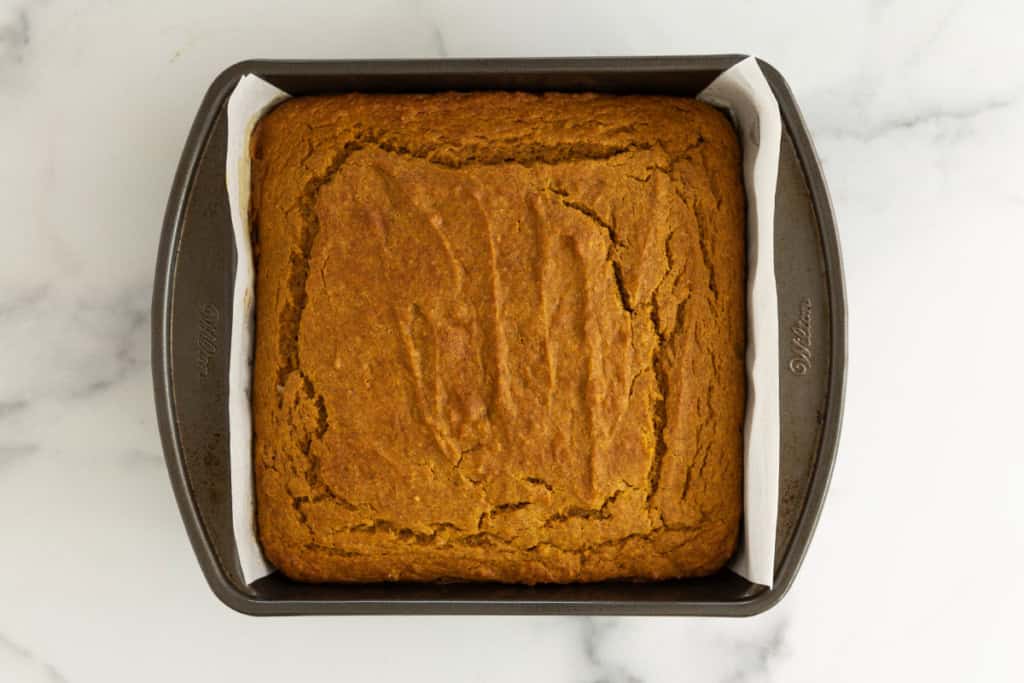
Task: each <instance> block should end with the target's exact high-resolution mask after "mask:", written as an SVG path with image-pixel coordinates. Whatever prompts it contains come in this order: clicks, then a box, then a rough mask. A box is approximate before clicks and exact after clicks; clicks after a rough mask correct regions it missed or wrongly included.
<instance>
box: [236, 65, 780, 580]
mask: <svg viewBox="0 0 1024 683" xmlns="http://www.w3.org/2000/svg"><path fill="white" fill-rule="evenodd" d="M288 97H290V95H288V94H287V93H285V92H283V91H281V90H279V89H278V88H275V87H274V86H272V85H270V84H269V83H267V82H266V81H264V80H262V79H260V78H259V77H257V76H253V75H247V76H243V77H242V78H241V80H240V81H239V83H238V85H237V86H236V87H235V90H234V92H233V93H232V94H231V97H230V99H229V100H228V144H227V160H226V164H227V166H226V180H227V191H228V201H229V203H230V207H231V220H232V225H233V229H234V236H235V249H236V251H237V254H238V267H237V269H236V272H235V283H234V301H233V310H232V316H231V349H230V359H229V370H228V378H229V394H228V418H229V425H230V448H231V510H232V515H233V523H234V531H235V542H236V545H237V547H238V558H239V562H240V565H241V569H242V576H243V577H244V579H245V581H246V582H247V583H252V582H253V581H255V580H257V579H259V578H262V577H264V576H266V575H267V574H269V573H271V572H272V571H274V567H273V566H272V565H271V564H269V563H268V562H267V560H266V558H265V557H264V556H263V553H262V552H261V550H260V545H259V541H258V540H257V537H256V510H255V497H254V491H253V473H252V415H251V400H250V396H251V379H252V340H253V330H254V309H253V303H254V293H253V290H254V275H255V273H254V268H253V259H252V245H251V243H250V231H249V215H248V213H249V212H248V207H249V170H250V159H249V138H250V137H251V135H252V131H253V127H254V126H255V125H256V122H257V121H259V119H260V117H262V116H263V115H264V114H265V113H266V112H267V111H269V110H270V109H271V108H273V106H274V105H276V104H277V103H278V102H280V101H281V100H284V99H286V98H288ZM697 97H698V99H701V100H705V101H707V102H708V103H710V104H713V105H715V106H717V107H720V108H723V109H727V110H728V111H729V112H730V113H731V114H732V118H733V122H734V123H735V125H736V126H737V128H738V129H739V131H740V141H741V144H742V147H743V180H744V183H745V186H746V192H747V250H748V256H747V267H748V270H747V277H748V283H747V309H748V314H747V316H748V317H747V340H748V341H747V378H748V383H747V412H746V424H745V428H744V491H743V506H744V508H743V519H744V525H743V536H742V538H741V539H740V544H739V549H738V550H737V553H736V556H735V557H734V558H733V560H732V563H731V565H730V566H731V568H732V569H733V570H734V571H735V572H737V573H738V574H740V575H741V576H744V577H745V578H747V579H748V580H750V581H752V582H754V583H758V584H762V585H766V586H771V585H772V577H773V573H774V571H773V568H774V563H775V525H776V518H777V515H778V497H779V367H778V365H779V348H778V347H779V335H778V301H777V297H776V288H775V264H774V243H775V240H774V232H775V230H774V228H775V226H774V217H775V185H776V181H777V178H778V169H779V148H780V145H781V139H782V121H781V117H780V115H779V106H778V103H777V102H776V100H775V96H774V95H773V94H772V91H771V88H770V87H769V85H768V82H767V81H766V80H765V77H764V74H763V73H762V72H761V68H760V66H758V64H757V61H756V60H755V59H754V58H752V57H751V58H748V59H745V60H743V61H742V62H740V63H739V64H737V65H736V66H734V67H732V68H731V69H729V70H728V71H725V72H724V73H722V75H720V76H719V77H718V78H716V79H715V80H714V82H712V83H711V85H709V86H708V87H707V88H705V89H704V90H703V91H702V92H701V93H700V94H699V95H698V96H697Z"/></svg>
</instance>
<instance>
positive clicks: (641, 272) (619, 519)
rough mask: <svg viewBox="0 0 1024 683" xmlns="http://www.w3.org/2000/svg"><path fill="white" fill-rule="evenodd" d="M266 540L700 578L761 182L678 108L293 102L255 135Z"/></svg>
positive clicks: (313, 576)
mask: <svg viewBox="0 0 1024 683" xmlns="http://www.w3.org/2000/svg"><path fill="white" fill-rule="evenodd" d="M252 152H253V198H252V218H253V225H254V226H255V228H254V230H255V243H256V247H257V255H258V261H257V286H256V296H257V333H256V361H255V371H254V378H253V410H254V432H255V435H254V436H255V470H256V477H257V497H258V523H259V532H260V538H261V541H262V543H263V547H264V550H265V551H266V553H267V555H268V557H269V558H270V560H271V561H272V562H273V563H274V564H276V565H277V566H278V567H279V568H280V569H281V570H282V571H284V572H285V573H286V574H287V575H289V576H292V577H294V578H297V579H303V580H313V581H325V580H334V581H374V580H394V579H401V580H433V579H473V580H499V581H510V582H526V583H535V582H543V581H557V582H565V581H593V580H601V579H606V578H614V577H630V578H664V577H675V576H689V575H699V574H706V573H709V572H711V571H714V570H715V569H717V568H718V567H719V566H721V565H722V563H723V562H724V561H725V560H726V559H728V557H729V556H730V555H731V553H732V551H733V548H734V545H735V539H736V535H737V528H738V523H739V517H740V509H741V493H740V480H741V466H742V423H743V411H744V400H745V399H744V392H745V373H744V361H743V358H744V351H745V339H744V329H745V312H744V311H745V309H744V301H745V272H744V261H745V247H744V231H745V228H744V196H743V189H742V186H741V165H740V151H739V146H738V142H737V140H736V136H735V133H734V132H733V129H732V128H731V126H730V125H729V123H728V121H727V120H726V119H725V118H724V117H723V116H722V115H721V114H720V113H718V112H717V111H715V110H714V109H712V108H711V107H708V106H706V105H704V104H701V103H698V102H695V101H693V100H688V99H680V98H671V97H640V96H636V97H633V96H629V97H624V96H610V95H589V94H586V95H569V94H546V95H543V96H536V95H530V94H523V93H469V94H443V95H391V96H388V95H376V96H369V95H343V96H334V97H317V98H295V99H292V100H289V101H287V102H285V103H284V104H282V105H281V106H279V107H278V108H276V109H275V110H274V111H273V112H272V113H270V114H269V115H268V116H266V117H265V118H264V119H263V120H262V121H261V122H260V123H259V125H258V127H257V130H256V132H255V134H254V137H253V142H252Z"/></svg>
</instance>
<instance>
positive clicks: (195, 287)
mask: <svg viewBox="0 0 1024 683" xmlns="http://www.w3.org/2000/svg"><path fill="white" fill-rule="evenodd" d="M741 59H742V56H740V55H720V56H704V57H644V58H636V57H629V58H596V59H590V58H588V59H481V60H431V61H316V62H308V61H307V62H302V61H294V62H293V61H252V62H244V63H241V64H236V65H235V66H232V67H230V68H229V69H228V70H227V71H225V72H224V73H222V74H221V75H220V76H219V77H218V78H217V79H216V80H215V81H214V82H213V84H212V85H211V86H210V89H209V91H208V92H207V93H206V97H205V98H204V99H203V102H202V105H201V106H200V108H199V113H198V114H197V115H196V119H195V122H194V124H193V126H192V130H191V132H190V134H189V136H188V140H187V142H186V143H185V149H184V152H183V153H182V157H181V162H180V164H179V166H178V171H177V174H176V175H175V178H174V186H173V187H172V189H171V194H170V199H169V200H168V204H167V214H166V217H165V219H164V225H163V235H162V237H161V240H160V253H159V256H158V259H157V265H156V282H155V287H154V292H153V383H154V388H155V393H156V408H157V417H158V420H159V424H160V434H161V437H162V439H163V446H164V452H165V455H166V459H167V468H168V471H169V473H170V477H171V484H172V485H173V488H174V493H175V495H176V496H177V500H178V506H179V507H180V509H181V515H182V517H183V519H184V522H185V528H186V530H187V531H188V535H189V538H190V539H191V541H192V546H193V548H194V549H195V552H196V556H197V557H198V559H199V564H200V565H201V567H202V570H203V573H204V574H205V575H206V579H207V581H208V582H209V584H210V586H211V588H212V589H213V591H214V593H216V594H217V596H218V597H219V598H220V599H221V600H223V601H224V602H225V603H226V604H227V605H229V606H230V607H233V608H234V609H236V610H239V611H241V612H245V613H249V614H258V615H273V614H280V615H286V614H385V613H386V614H601V615H611V614H635V615H700V616H713V615H729V616H740V615H749V614H755V613H758V612H762V611H764V610H766V609H768V608H769V607H771V606H772V605H774V604H775V603H777V602H778V601H779V599H780V598H781V597H782V596H783V595H784V594H785V592H786V591H787V589H788V588H789V587H790V585H791V584H792V582H793V578H794V576H795V575H796V572H797V569H798V568H799V566H800V562H801V560H802V559H803V556H804V553H805V552H806V551H807V546H808V544H809V542H810V540H811V535H812V533H813V531H814V527H815V524H816V522H817V519H818V515H819V514H820V512H821V507H822V504H823V503H824V500H825V492H826V490H827V488H828V483H829V477H830V475H831V472H832V466H833V463H834V461H835V457H836V444H837V439H838V436H839V426H840V418H841V414H842V406H843V386H844V378H845V370H846V302H845V293H844V290H843V274H842V266H841V263H840V256H839V245H838V242H837V236H836V226H835V220H834V217H833V214H832V206H831V204H830V202H829V197H828V191H827V189H826V187H825V181H824V179H823V177H822V174H821V167H820V165H819V162H818V159H817V156H816V155H815V152H814V147H813V145H812V144H811V140H810V138H809V136H808V133H807V129H806V126H805V125H804V121H803V119H802V118H801V116H800V112H799V110H798V109H797V106H796V102H795V101H794V100H793V95H792V93H791V92H790V90H789V87H788V86H787V85H786V82H785V81H784V80H783V78H782V76H781V75H780V74H779V73H778V72H777V71H776V70H775V69H773V68H772V67H771V66H769V65H767V64H764V63H762V67H763V68H764V71H765V74H766V76H767V77H768V81H769V82H770V84H771V86H772V89H773V90H774V91H775V95H776V96H777V97H778V100H779V105H780V107H781V110H782V119H783V126H784V130H783V141H782V156H781V162H780V169H779V184H778V195H777V198H776V201H777V208H776V217H775V235H776V237H775V240H776V242H775V259H776V260H775V264H776V265H775V268H776V277H777V279H778V291H779V334H780V340H779V341H780V354H781V357H780V359H779V360H780V363H779V367H780V387H781V400H782V404H781V414H782V462H781V476H780V481H779V487H780V501H779V524H778V541H777V550H776V564H775V586H774V588H772V589H770V590H769V589H767V588H764V587H762V586H757V585H753V584H751V583H749V582H748V581H746V580H744V579H742V578H740V577H739V576H737V575H736V574H734V573H732V572H731V571H728V570H723V571H721V572H719V573H718V574H716V575H714V576H711V577H708V578H704V579H690V580H681V581H662V582H655V583H601V584H592V585H570V586H536V587H525V586H504V585H494V584H447V585H432V584H426V585H414V584H386V585H383V584H373V585H369V584H367V585H305V584H299V583H293V582H291V581H289V580H288V579H286V578H284V577H282V576H281V575H279V574H276V573H275V574H272V575H271V576H268V577H266V578H264V579H261V580H260V581H257V582H256V583H255V584H254V585H252V586H246V585H245V584H244V583H243V582H242V580H241V578H240V576H239V567H238V558H237V552H236V548H235V541H234V536H233V533H232V527H231V489H230V479H229V471H228V421H227V376H228V366H227V361H228V354H227V351H228V342H229V336H230V329H231V320H230V315H231V289H232V274H233V272H234V268H235V252H234V247H233V245H232V237H231V221H230V217H229V213H228V203H227V196H226V193H225V186H224V154H225V144H226V126H225V108H226V107H225V105H226V102H227V98H228V95H229V94H230V93H231V91H232V89H233V88H234V86H235V84H236V83H237V81H238V79H239V78H240V77H241V76H242V75H243V74H246V73H253V74H257V75H259V76H261V77H263V78H264V79H266V80H268V81H270V82H271V83H274V84H275V85H277V86H279V87H280V88H282V89H284V90H286V91H287V92H289V93H292V94H294V95H305V94H313V93H331V92H342V91H350V90H357V91H364V92H430V91H444V90H494V89H500V90H528V91H544V90H561V91H604V92H616V93H665V94H674V95H694V94H696V93H697V92H699V91H700V90H701V89H703V88H704V87H705V86H706V85H707V84H708V83H710V82H711V80H712V79H714V78H715V77H716V76H717V75H718V74H719V73H721V72H722V71H724V70H725V69H727V68H729V67H730V66H732V65H733V64H735V63H736V62H738V61H739V60H741ZM807 307H809V309H810V317H811V343H810V347H811V354H812V355H811V359H810V363H809V364H802V363H801V362H800V361H794V359H796V358H799V355H798V353H797V349H796V348H795V347H794V344H793V339H792V337H793V330H792V328H793V325H794V324H795V323H796V322H797V321H798V319H799V318H800V315H801V311H802V310H804V309H806V308H807ZM798 372H801V373H802V374H797V373H798Z"/></svg>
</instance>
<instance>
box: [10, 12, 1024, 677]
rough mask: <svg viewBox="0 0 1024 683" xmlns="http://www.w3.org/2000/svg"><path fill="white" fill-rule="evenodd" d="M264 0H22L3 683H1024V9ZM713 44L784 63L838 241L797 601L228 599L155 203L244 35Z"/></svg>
mask: <svg viewBox="0 0 1024 683" xmlns="http://www.w3.org/2000/svg"><path fill="white" fill-rule="evenodd" d="M250 4H251V3H245V2H229V3H216V2H209V1H207V2H196V1H194V0H178V1H176V2H173V3H170V2H167V3H132V2H127V1H123V0H122V1H110V0H108V1H105V2H77V1H74V0H49V1H45V0H0V344H2V347H3V353H0V681H8V680H10V681H64V680H66V681H72V682H75V683H77V682H79V681H81V682H85V681H117V680H129V681H135V680H147V681H177V680H183V679H184V680H190V679H197V680H216V679H225V680H229V679H241V677H242V676H244V677H246V678H247V679H249V680H253V681H258V680H268V681H269V680H278V681H280V680H291V679H292V678H295V679H313V678H320V677H327V676H331V677H333V678H336V679H338V680H341V679H343V678H344V679H345V680H398V681H410V680H416V681H419V680H438V681H451V680H496V681H517V682H518V681H522V680H533V681H607V682H609V683H612V682H619V681H680V680H695V681H723V682H725V681H754V680H774V681H864V680H894V681H895V680H899V681H902V680H930V681H959V680H984V681H997V680H1018V681H1019V680H1022V679H1024V665H1022V663H1021V653H1020V646H1019V643H1020V632H1021V626H1020V623H1021V612H1022V611H1024V571H1022V568H1021V565H1022V564H1024V494H1022V492H1024V457H1022V456H1024V448H1022V446H1021V440H1020V437H1019V425H1020V422H1021V419H1020V415H1019V414H1020V412H1021V408H1022V407H1024V402H1022V401H1021V398H1020V396H1021V394H1020V386H1021V383H1022V382H1024V371H1022V362H1021V354H1020V346H1021V339H1022V337H1024V323H1022V316H1024V306H1022V305H1021V302H1020V295H1021V293H1022V292H1024V285H1022V283H1021V278H1022V270H1024V269H1022V267H1021V265H1020V263H1021V252H1022V250H1024V190H1022V187H1024V182H1022V181H1024V171H1022V169H1024V162H1022V161H1021V159H1020V158H1019V157H1020V155H1022V154H1024V126H1021V123H1020V122H1021V120H1022V118H1024V71H1022V69H1021V66H1020V64H1021V62H1022V61H1024V46H1022V41H1021V37H1020V26H1021V24H1022V23H1024V10H1022V9H1021V5H1020V4H1019V3H1017V2H1010V1H1007V2H1004V3H997V2H950V1H949V0H937V1H936V2H928V3H923V2H916V1H913V0H888V1H886V0H878V1H875V2H842V3H839V2H837V3H824V2H820V1H819V0H801V1H799V2H777V3H771V4H770V6H769V3H748V2H739V1H737V2H717V3H702V4H707V5H711V4H713V5H714V8H710V7H705V8H702V9H700V8H696V7H692V8H686V7H684V6H682V5H681V4H676V3H672V4H665V5H661V6H656V5H654V4H652V3H649V2H643V1H638V0H634V1H632V2H624V3H600V4H597V3H576V4H572V5H570V4H564V5H558V6H549V3H545V2H533V1H526V0H519V1H517V2H514V3H504V4H503V5H501V6H499V5H494V6H491V7H490V8H488V6H485V5H483V4H482V3H468V2H467V3H456V2H434V1H430V0H426V1H424V2H414V1H411V0H410V1H408V2H385V3H374V4H372V5H371V4H369V3H367V4H366V5H364V6H356V5H354V4H353V5H346V4H343V3H338V2H328V1H325V2H320V3H305V4H303V3H297V2H296V3H291V2H287V3H286V2H282V3H258V4H259V6H260V7H259V9H256V8H255V7H251V6H250ZM252 4H253V5H255V4H256V3H252ZM299 5H301V6H299ZM707 52H748V53H756V54H759V55H761V56H763V57H765V58H766V59H768V60H769V61H771V62H773V63H774V64H775V65H776V66H777V67H778V68H779V69H780V70H781V71H782V72H783V73H784V74H785V75H786V76H787V78H788V79H789V82H790V84H791V86H792V87H793V89H794V90H795V92H796V95H797V98H798V100H799V102H800V103H801V105H802V107H803V109H804V113H805V114H806V116H807V119H808V122H809V125H810V127H811V129H812V131H813V133H814V138H815V142H816V143H817V145H818V150H819V152H820V154H821V156H822V159H823V161H824V164H825V167H826V171H827V174H828V179H829V181H830V184H831V188H832V193H833V198H834V201H835V204H836V210H837V213H838V216H839V221H840V225H841V236H842V239H843V247H844V251H845V262H846V275H847V284H848V289H849V302H850V324H851V332H850V364H849V368H850V370H849V387H848V392H847V410H846V422H845V430H844V434H843V439H842V444H841V448H840V458H839V464H838V468H837V471H836V474H835V478H834V481H833V485H832V490H831V495H830V497H829V500H828V504H827V506H826V509H825V513H824V517H823V519H822V520H821V524H820V526H819V528H818V533H817V536H816V538H815V539H814V543H813V544H812V546H811V549H810V552H809V554H808V556H807V559H806V562H805V564H804V567H803V569H802V571H801V573H800V575H799V577H798V578H797V581H796V584H795V586H794V587H793V589H792V591H791V593H790V594H789V595H788V596H787V597H786V599H785V600H784V601H783V602H782V603H781V604H780V605H779V606H778V607H777V608H775V609H774V610H772V611H770V612H769V613H767V614H766V615H763V616H760V617H756V618H751V619H745V620H698V619H637V618H633V619H598V620H591V619H581V618H475V617H434V618H385V617H378V618H295V619H287V620H282V619H276V620H256V619H252V618H248V617H244V616H241V615H239V614H235V613H233V612H231V611H230V610H228V609H227V608H226V607H224V606H222V605H221V604H220V603H218V602H217V600H216V599H215V598H214V596H213V594H212V593H211V592H210V591H209V590H208V589H207V587H206V585H205V582H204V580H203V578H202V576H201V575H200V572H199V569H198V566H197V564H196V562H195V560H194V558H193V555H192V551H191V548H190V547H189V545H188V541H187V540H186V537H185V534H184V531H183V529H182V525H181V521H180V519H179V517H178V512H177V509H176V508H175V505H174V502H173V499H172V496H171V492H170V487H169V485H168V482H167V476H166V473H165V471H164V467H163V463H162V460H161V453H160V445H159V441H158V437H157V433H156V425H155V419H154V411H153V407H152V399H151V385H150V375H149V360H148V359H149V310H148V309H149V298H150V287H151V279H152V269H153V264H154V256H155V251H156V243H157V236H158V230H159V226H160V222H161V217H162V213H163V209H164V202H165V199H166V194H167V191H168V189H169V186H170V182H171V177H172V175H173V172H174V169H175V165H176V163H177V159H178V154H179V152H180V149H181V144H182V142H183V141H184V138H185V134H186V131H187V129H188V126H189V125H190V123H191V120H192V117H193V114H194V113H195V110H196V107H197V105H198V103H199V100H200V98H201V96H202V94H203V92H204V91H205V89H206V87H207V85H208V84H209V81H210V80H211V78H212V77H213V76H214V75H215V74H216V73H217V72H218V71H219V70H220V69H221V68H223V67H224V66H226V65H228V64H230V63H232V62H234V61H237V60H240V59H243V58H249V57H322V58H326V57H420V56H423V57H426V56H438V55H449V56H537V55H613V54H655V53H663V54H667V53H707Z"/></svg>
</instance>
